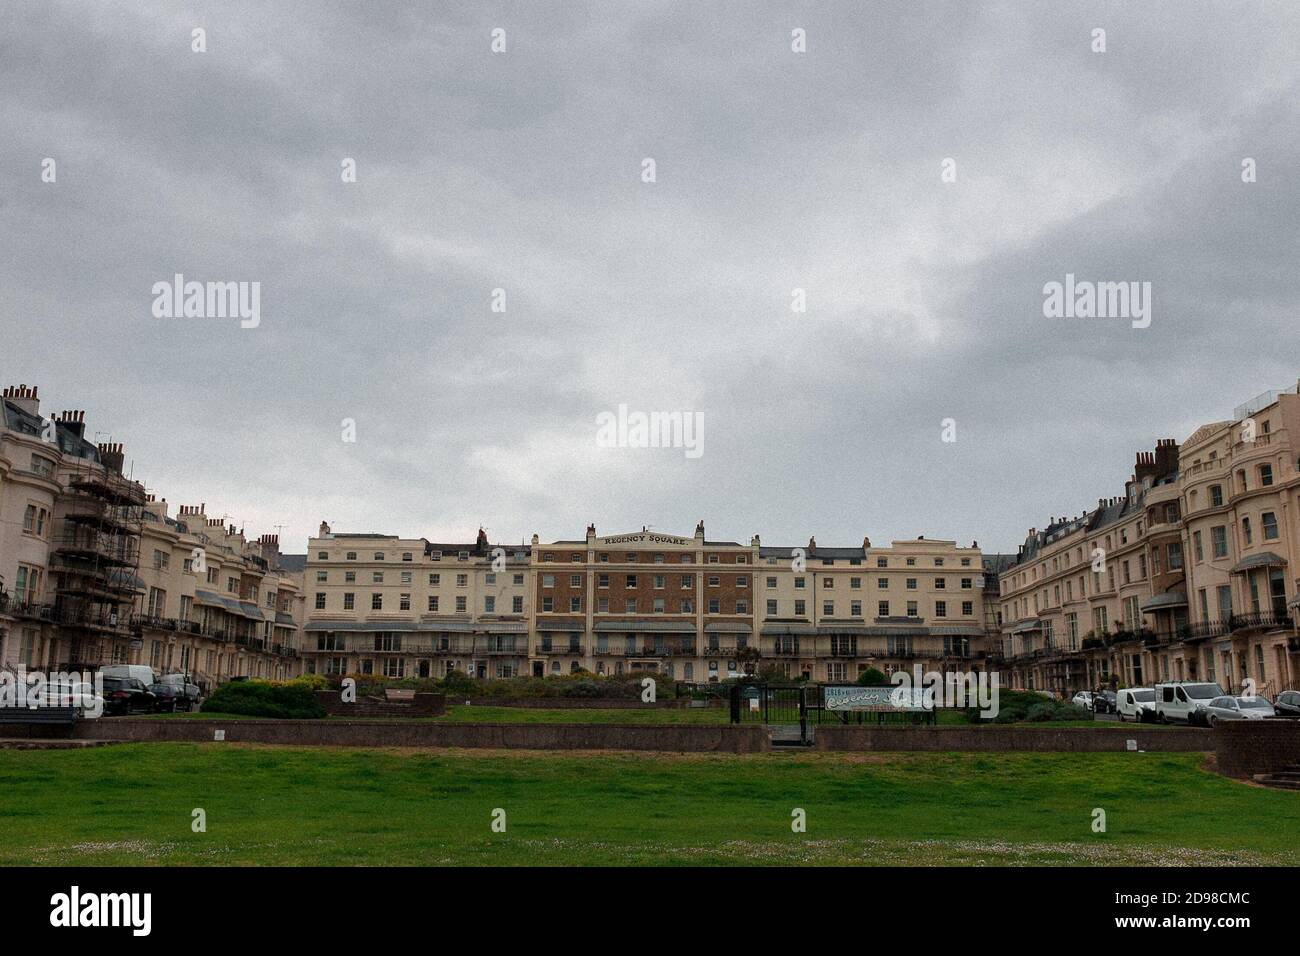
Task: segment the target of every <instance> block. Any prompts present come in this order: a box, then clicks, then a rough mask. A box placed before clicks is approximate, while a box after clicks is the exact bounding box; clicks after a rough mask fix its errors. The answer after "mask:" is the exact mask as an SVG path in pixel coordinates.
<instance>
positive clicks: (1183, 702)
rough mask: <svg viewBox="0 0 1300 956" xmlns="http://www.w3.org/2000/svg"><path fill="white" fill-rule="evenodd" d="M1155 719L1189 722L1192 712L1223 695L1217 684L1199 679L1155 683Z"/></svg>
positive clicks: (1166, 721) (1163, 721) (1165, 721)
mask: <svg viewBox="0 0 1300 956" xmlns="http://www.w3.org/2000/svg"><path fill="white" fill-rule="evenodd" d="M1154 689H1155V692H1156V720H1158V721H1160V723H1162V724H1167V723H1169V722H1170V721H1173V720H1182V721H1186V722H1187V723H1191V720H1192V714H1193V713H1195V712H1196V711H1198V710H1203V709H1204V708H1205V707H1206V706H1207V705H1208V704H1209V703H1210V701H1212V700H1214V698H1216V697H1222V696H1223V688H1222V687H1220V686H1219V685H1218V684H1209V683H1204V682H1200V681H1174V682H1172V683H1168V684H1156V686H1155V688H1154Z"/></svg>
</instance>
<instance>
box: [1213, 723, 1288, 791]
mask: <svg viewBox="0 0 1300 956" xmlns="http://www.w3.org/2000/svg"><path fill="white" fill-rule="evenodd" d="M1214 734H1215V738H1216V739H1215V748H1214V759H1215V764H1216V768H1217V769H1218V771H1219V773H1221V774H1223V775H1224V776H1227V777H1251V776H1253V775H1255V774H1257V773H1272V772H1273V771H1275V770H1281V769H1282V768H1283V767H1285V766H1287V765H1289V764H1300V720H1221V721H1219V723H1218V725H1217V726H1216V727H1215V728H1214Z"/></svg>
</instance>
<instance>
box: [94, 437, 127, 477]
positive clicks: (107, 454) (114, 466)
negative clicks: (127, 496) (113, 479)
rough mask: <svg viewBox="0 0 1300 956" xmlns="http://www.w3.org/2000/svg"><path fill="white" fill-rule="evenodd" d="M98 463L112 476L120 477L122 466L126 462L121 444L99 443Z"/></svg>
mask: <svg viewBox="0 0 1300 956" xmlns="http://www.w3.org/2000/svg"><path fill="white" fill-rule="evenodd" d="M99 461H100V464H102V465H103V466H104V467H105V468H107V469H108V470H109V471H111V472H113V474H115V475H120V474H121V473H122V465H123V464H124V463H125V462H126V455H124V454H123V453H122V443H121V442H111V443H109V444H104V443H101V444H100V446H99Z"/></svg>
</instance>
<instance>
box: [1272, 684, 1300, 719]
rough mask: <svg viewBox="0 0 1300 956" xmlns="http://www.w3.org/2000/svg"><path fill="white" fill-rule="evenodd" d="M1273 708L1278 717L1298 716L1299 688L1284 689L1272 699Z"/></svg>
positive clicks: (1299, 714)
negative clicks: (1275, 698)
mask: <svg viewBox="0 0 1300 956" xmlns="http://www.w3.org/2000/svg"><path fill="white" fill-rule="evenodd" d="M1273 710H1275V711H1276V712H1277V716H1279V717H1300V690H1284V691H1282V693H1280V694H1278V695H1277V700H1275V701H1273Z"/></svg>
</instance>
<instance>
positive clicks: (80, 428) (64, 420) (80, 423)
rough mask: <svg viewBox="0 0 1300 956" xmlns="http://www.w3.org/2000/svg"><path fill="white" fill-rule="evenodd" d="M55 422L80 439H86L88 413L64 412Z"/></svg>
mask: <svg viewBox="0 0 1300 956" xmlns="http://www.w3.org/2000/svg"><path fill="white" fill-rule="evenodd" d="M54 420H55V421H56V422H58V423H59V424H60V425H62V426H63V427H64V428H66V429H67V430H68V431H70V432H72V434H74V435H76V436H77V437H78V438H85V437H86V413H85V412H84V411H72V412H69V411H62V412H59V414H58V415H56V416H55V418H54Z"/></svg>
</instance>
